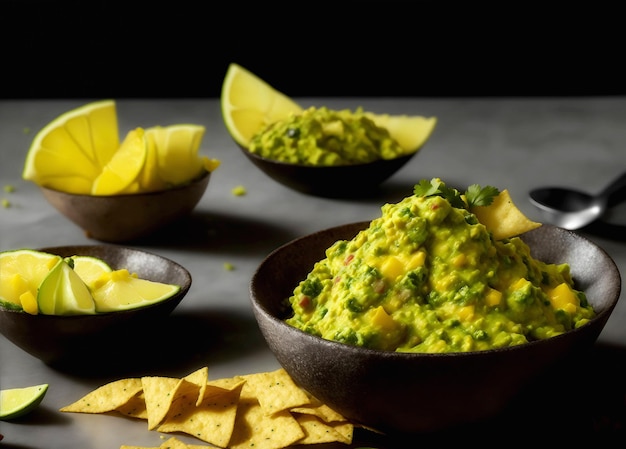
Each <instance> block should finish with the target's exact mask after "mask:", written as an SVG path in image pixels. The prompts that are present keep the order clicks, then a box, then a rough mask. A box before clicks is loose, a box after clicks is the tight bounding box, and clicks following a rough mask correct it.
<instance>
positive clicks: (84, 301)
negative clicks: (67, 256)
mask: <svg viewBox="0 0 626 449" xmlns="http://www.w3.org/2000/svg"><path fill="white" fill-rule="evenodd" d="M37 305H38V307H39V313H41V314H44V315H90V314H94V313H96V305H95V302H94V299H93V296H92V295H91V292H90V291H89V288H88V287H87V284H85V282H84V281H83V280H82V279H81V278H80V276H79V275H78V274H77V273H76V272H75V271H74V270H73V269H72V267H71V266H70V265H69V264H68V263H67V262H66V261H65V260H64V259H61V260H60V261H59V263H57V264H56V265H55V266H54V268H52V270H50V273H49V274H48V276H46V278H45V279H44V280H43V282H42V283H41V285H40V286H39V292H38V294H37Z"/></svg>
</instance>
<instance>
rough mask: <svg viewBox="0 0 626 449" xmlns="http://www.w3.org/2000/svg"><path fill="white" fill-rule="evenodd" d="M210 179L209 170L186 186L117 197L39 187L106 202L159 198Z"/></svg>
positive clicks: (44, 188)
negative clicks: (119, 199) (122, 199)
mask: <svg viewBox="0 0 626 449" xmlns="http://www.w3.org/2000/svg"><path fill="white" fill-rule="evenodd" d="M210 177H211V172H210V171H208V170H205V169H203V171H202V174H200V175H198V176H197V177H195V178H194V179H192V180H191V181H188V182H186V183H184V184H180V185H177V186H174V187H170V188H166V189H161V190H154V191H150V192H136V193H121V194H117V195H90V194H88V193H71V192H65V191H64V190H58V189H53V188H51V187H46V186H42V185H39V186H38V187H39V188H40V189H41V190H44V191H48V192H52V193H57V194H61V195H66V196H70V197H74V198H81V197H82V198H97V199H98V200H105V199H114V198H138V197H150V196H157V195H161V194H164V193H169V192H176V191H180V190H183V189H187V188H190V187H193V186H197V185H202V184H204V183H207V184H208V182H209V179H210Z"/></svg>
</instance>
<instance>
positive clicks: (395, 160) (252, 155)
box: [238, 145, 421, 170]
mask: <svg viewBox="0 0 626 449" xmlns="http://www.w3.org/2000/svg"><path fill="white" fill-rule="evenodd" d="M238 146H239V149H240V150H241V151H243V153H244V154H246V155H247V156H248V157H250V158H252V159H256V160H258V161H261V162H263V163H270V164H275V165H277V166H285V167H299V168H302V169H321V168H322V169H326V170H329V169H341V168H344V169H345V168H346V167H355V168H358V167H370V166H372V165H373V164H385V163H392V162H393V163H399V162H401V161H403V162H408V161H409V160H410V159H411V158H412V157H413V156H415V155H416V154H417V153H418V152H419V150H420V149H421V147H420V148H417V149H416V150H415V151H413V152H411V153H405V154H402V155H400V156H397V157H394V158H391V159H383V158H380V159H376V160H373V161H370V162H357V163H355V164H341V165H310V164H301V163H297V164H294V163H290V162H284V161H279V160H276V159H271V158H267V157H263V156H260V155H258V154H256V153H252V152H251V151H250V150H248V149H247V148H246V147H243V146H241V145H238Z"/></svg>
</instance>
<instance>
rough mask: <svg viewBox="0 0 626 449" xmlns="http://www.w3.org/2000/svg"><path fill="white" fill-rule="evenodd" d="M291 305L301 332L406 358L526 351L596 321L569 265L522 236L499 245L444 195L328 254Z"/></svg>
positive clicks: (415, 200)
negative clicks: (539, 253)
mask: <svg viewBox="0 0 626 449" xmlns="http://www.w3.org/2000/svg"><path fill="white" fill-rule="evenodd" d="M457 198H458V195H457ZM453 202H454V201H453ZM289 301H290V303H291V307H292V309H293V312H294V313H293V316H292V317H290V318H289V319H287V323H288V324H290V325H292V326H294V327H296V328H299V329H301V330H303V331H305V332H308V333H311V334H314V335H317V336H320V337H322V338H325V339H327V340H334V341H339V342H343V343H346V344H351V345H356V346H363V347H367V348H373V349H381V350H390V351H402V352H428V353H441V352H467V351H480V350H487V349H492V348H502V347H508V346H513V345H519V344H523V343H526V342H528V341H532V340H539V339H546V338H550V337H553V336H556V335H559V334H562V333H564V332H566V331H568V330H570V329H574V328H577V327H580V326H582V325H584V324H585V323H587V322H588V321H589V320H590V319H591V318H592V317H593V316H594V311H593V309H592V307H591V306H590V305H589V304H588V302H587V300H586V297H585V294H584V293H583V292H581V291H577V290H575V289H574V285H573V281H572V278H571V275H570V268H569V265H567V264H565V263H563V264H546V263H544V262H542V261H539V260H535V259H533V257H531V254H530V249H529V247H528V245H526V244H525V243H524V242H523V241H522V240H521V239H520V238H519V237H512V238H507V239H502V240H495V239H494V238H493V234H492V233H490V232H489V231H488V230H487V228H486V227H485V226H484V225H483V224H481V223H479V222H478V220H477V219H476V216H475V215H474V214H472V213H471V212H470V211H469V210H468V208H466V207H463V206H462V205H459V206H456V207H455V206H453V205H452V204H451V202H450V200H449V199H448V198H446V196H445V195H443V196H442V195H437V194H435V195H418V194H415V195H413V196H409V197H407V198H405V199H403V200H402V201H400V202H398V203H397V204H385V205H384V206H382V215H381V216H380V217H379V218H376V219H374V220H373V221H372V222H371V223H370V226H369V227H368V228H367V229H365V230H363V231H361V232H360V233H359V234H358V235H356V236H355V237H354V238H353V239H352V240H350V241H346V240H340V241H337V242H336V243H334V244H333V245H332V246H331V247H330V248H328V249H327V250H326V258H324V259H322V260H320V261H318V262H317V263H316V265H315V266H314V268H313V270H312V271H311V272H310V273H309V274H308V276H307V278H306V279H304V280H303V281H301V282H300V284H299V285H298V286H297V287H295V289H294V291H293V295H292V296H291V297H290V298H289Z"/></svg>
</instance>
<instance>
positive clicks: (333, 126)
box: [248, 107, 406, 166]
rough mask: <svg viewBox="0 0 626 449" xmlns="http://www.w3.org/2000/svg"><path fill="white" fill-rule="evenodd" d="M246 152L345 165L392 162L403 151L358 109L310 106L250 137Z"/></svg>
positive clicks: (304, 162)
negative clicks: (378, 161) (300, 112)
mask: <svg viewBox="0 0 626 449" xmlns="http://www.w3.org/2000/svg"><path fill="white" fill-rule="evenodd" d="M248 151H250V152H251V153H254V154H257V155H259V156H261V157H264V158H266V159H272V160H276V161H280V162H286V163H290V164H302V165H321V166H329V165H349V164H362V163H367V162H372V161H375V160H379V159H395V158H397V157H399V156H401V155H403V154H405V153H406V152H405V150H404V149H403V148H402V147H401V146H400V144H399V143H398V142H397V141H396V140H395V139H394V138H393V137H391V135H390V134H389V131H388V130H387V129H385V128H381V127H380V126H378V125H376V124H375V123H374V121H373V120H372V119H371V118H369V117H367V116H366V114H365V113H364V112H363V110H362V109H361V108H358V109H356V110H355V111H354V112H353V111H350V110H349V109H343V110H338V111H336V110H331V109H328V108H327V107H320V108H315V107H310V108H308V109H306V110H304V111H303V112H302V114H297V115H292V116H290V117H289V118H287V119H285V120H280V121H277V122H274V123H272V124H270V125H269V126H267V127H266V128H265V129H263V130H262V131H261V132H259V133H257V134H256V135H254V136H253V137H252V140H251V141H250V145H249V147H248Z"/></svg>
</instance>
